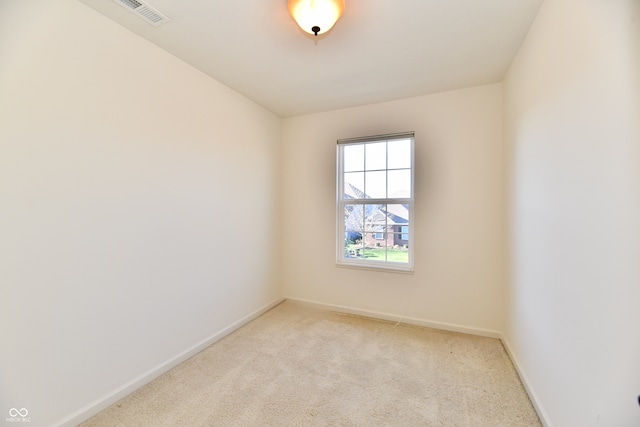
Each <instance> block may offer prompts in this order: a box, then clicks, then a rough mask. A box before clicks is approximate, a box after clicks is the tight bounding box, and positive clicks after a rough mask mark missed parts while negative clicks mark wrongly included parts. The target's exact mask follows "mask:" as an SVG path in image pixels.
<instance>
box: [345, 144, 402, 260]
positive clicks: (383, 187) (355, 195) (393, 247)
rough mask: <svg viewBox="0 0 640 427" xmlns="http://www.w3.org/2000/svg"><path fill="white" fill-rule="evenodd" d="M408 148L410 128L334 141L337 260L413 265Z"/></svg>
mask: <svg viewBox="0 0 640 427" xmlns="http://www.w3.org/2000/svg"><path fill="white" fill-rule="evenodd" d="M413 146H414V134H413V132H410V133H400V134H392V135H381V136H373V137H364V138H352V139H343V140H339V141H338V177H337V178H338V179H337V182H338V189H337V192H338V203H337V210H338V249H337V261H338V263H339V264H343V265H353V266H362V267H373V268H391V269H399V270H411V269H412V268H413V253H412V249H413V248H412V237H411V236H412V231H413V224H412V219H413V218H412V217H413V169H414V168H413Z"/></svg>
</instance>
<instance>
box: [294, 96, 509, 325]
mask: <svg viewBox="0 0 640 427" xmlns="http://www.w3.org/2000/svg"><path fill="white" fill-rule="evenodd" d="M402 131H415V132H416V147H415V151H416V188H415V192H416V196H415V197H416V201H415V244H414V245H413V248H414V250H415V273H414V274H413V275H407V274H400V273H389V272H380V271H363V270H355V269H349V268H344V267H337V266H336V264H335V247H336V220H335V218H336V212H335V200H336V196H335V194H336V183H335V181H336V169H335V168H336V148H335V147H336V140H337V139H339V138H348V137H356V136H366V135H375V134H383V133H391V132H402ZM503 154H504V152H503V143H502V89H501V85H500V84H496V85H487V86H481V87H475V88H470V89H463V90H458V91H453V92H446V93H440V94H435V95H430V96H423V97H416V98H411V99H405V100H400V101H394V102H387V103H381V104H374V105H368V106H364V107H358V108H350V109H343V110H335V111H330V112H326V113H319V114H312V115H306V116H299V117H293V118H287V119H285V120H284V121H283V137H282V169H283V172H282V173H283V193H282V195H283V202H282V207H283V212H282V218H283V222H282V224H283V255H282V257H283V258H282V259H283V286H284V293H285V295H286V296H287V297H293V298H299V299H304V300H309V301H313V302H317V303H324V304H332V305H339V306H345V307H351V308H355V309H358V310H367V311H375V312H381V313H387V314H392V315H395V316H404V317H410V318H414V319H418V320H422V321H427V322H437V323H442V324H446V325H443V326H447V325H458V326H462V327H464V328H471V329H476V330H485V331H501V330H502V320H503V317H502V316H503V313H504V310H503V309H504V307H503V286H504V264H503V262H504V252H503V248H504V241H503V239H504V209H503V204H504V193H503V188H504V187H503V184H502V183H503V180H504V168H503Z"/></svg>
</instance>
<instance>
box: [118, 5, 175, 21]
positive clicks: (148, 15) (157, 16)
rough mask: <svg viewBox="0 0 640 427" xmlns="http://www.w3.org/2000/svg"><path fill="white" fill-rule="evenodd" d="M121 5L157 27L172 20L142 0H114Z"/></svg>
mask: <svg viewBox="0 0 640 427" xmlns="http://www.w3.org/2000/svg"><path fill="white" fill-rule="evenodd" d="M113 1H115V2H116V3H118V4H119V5H120V6H122V7H124V8H126V9H127V10H129V11H130V12H131V13H134V14H136V15H138V16H139V17H140V18H142V19H144V20H145V21H147V22H148V23H149V24H151V25H153V26H155V27H157V26H158V25H160V24H164V23H165V22H169V21H171V19H169V18H167V17H166V16H164V15H163V14H161V13H160V12H158V11H157V10H155V9H154V8H152V7H151V6H149V5H148V4H147V3H145V2H143V1H140V0H113Z"/></svg>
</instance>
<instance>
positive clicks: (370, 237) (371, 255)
mask: <svg viewBox="0 0 640 427" xmlns="http://www.w3.org/2000/svg"><path fill="white" fill-rule="evenodd" d="M375 235H376V233H365V239H364V240H365V242H364V259H365V260H367V261H386V257H387V248H386V244H385V241H384V240H380V239H376V236H375Z"/></svg>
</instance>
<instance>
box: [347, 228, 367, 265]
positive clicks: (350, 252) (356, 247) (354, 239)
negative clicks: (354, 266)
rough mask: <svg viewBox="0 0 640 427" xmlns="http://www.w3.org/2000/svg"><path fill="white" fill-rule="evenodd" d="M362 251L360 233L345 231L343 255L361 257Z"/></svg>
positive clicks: (362, 244) (362, 245)
mask: <svg viewBox="0 0 640 427" xmlns="http://www.w3.org/2000/svg"><path fill="white" fill-rule="evenodd" d="M363 253H364V243H363V240H362V235H361V234H360V233H345V236H344V257H345V258H355V259H358V258H362V257H363V255H364V254H363Z"/></svg>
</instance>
